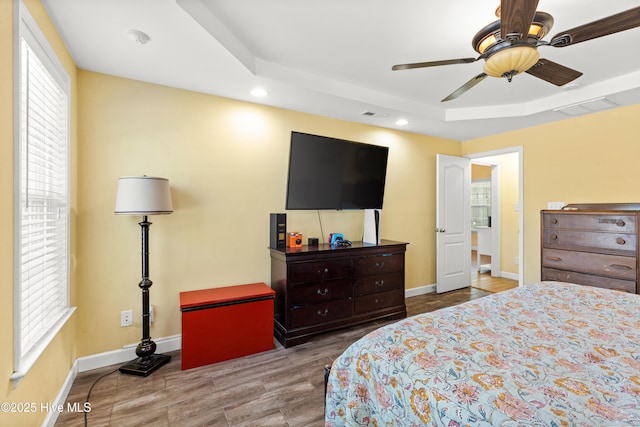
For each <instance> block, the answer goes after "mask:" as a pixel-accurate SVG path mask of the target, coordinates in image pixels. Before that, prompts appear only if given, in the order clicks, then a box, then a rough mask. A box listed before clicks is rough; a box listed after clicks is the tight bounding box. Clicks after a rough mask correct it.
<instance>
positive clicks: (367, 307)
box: [354, 289, 404, 314]
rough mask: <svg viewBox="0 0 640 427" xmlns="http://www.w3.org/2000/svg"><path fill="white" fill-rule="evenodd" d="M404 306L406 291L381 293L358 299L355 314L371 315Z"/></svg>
mask: <svg viewBox="0 0 640 427" xmlns="http://www.w3.org/2000/svg"><path fill="white" fill-rule="evenodd" d="M402 304H404V290H400V289H397V290H393V291H387V292H379V293H377V294H371V295H364V296H360V297H356V300H355V308H354V311H355V314H360V313H369V312H372V311H376V310H382V309H385V308H389V307H395V306H398V305H402Z"/></svg>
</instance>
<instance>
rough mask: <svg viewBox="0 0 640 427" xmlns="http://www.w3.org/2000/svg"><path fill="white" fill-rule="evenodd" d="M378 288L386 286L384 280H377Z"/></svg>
mask: <svg viewBox="0 0 640 427" xmlns="http://www.w3.org/2000/svg"><path fill="white" fill-rule="evenodd" d="M376 286H384V280H379V281H378V280H376Z"/></svg>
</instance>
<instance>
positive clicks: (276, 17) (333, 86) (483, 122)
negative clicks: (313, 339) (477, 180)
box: [43, 0, 640, 141]
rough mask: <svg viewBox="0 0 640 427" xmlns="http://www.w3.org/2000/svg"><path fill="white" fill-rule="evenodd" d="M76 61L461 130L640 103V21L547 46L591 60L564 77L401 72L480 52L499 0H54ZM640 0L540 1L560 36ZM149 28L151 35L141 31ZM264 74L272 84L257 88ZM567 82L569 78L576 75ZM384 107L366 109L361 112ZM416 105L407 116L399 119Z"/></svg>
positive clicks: (558, 55) (55, 16) (426, 129)
mask: <svg viewBox="0 0 640 427" xmlns="http://www.w3.org/2000/svg"><path fill="white" fill-rule="evenodd" d="M43 4H44V5H45V7H46V9H47V11H48V13H49V15H50V16H51V18H52V20H53V22H54V24H55V25H56V27H57V29H58V31H59V33H60V34H61V36H62V38H63V40H64V42H65V44H66V45H67V47H68V49H69V51H70V52H71V55H72V56H73V58H74V60H75V62H76V64H77V66H78V67H79V68H82V69H86V70H91V71H96V72H100V73H106V74H111V75H115V76H120V77H125V78H130V79H135V80H142V81H146V82H152V83H157V84H162V85H166V86H172V87H177V88H182V89H188V90H193V91H197V92H203V93H209V94H214V95H219V96H223V97H228V98H234V99H240V100H245V101H250V102H256V103H261V104H266V105H272V106H276V107H282V108H287V109H291V110H297V111H304V112H308V113H313V114H318V115H322V116H328V117H334V118H338V119H343V120H348V121H353V122H361V123H366V124H372V125H376V126H382V127H388V128H394V129H402V130H407V131H410V132H415V133H421V134H426V135H435V136H440V137H445V138H451V139H454V140H461V141H462V140H467V139H471V138H476V137H481V136H486V135H492V134H496V133H501V132H505V131H509V130H513V129H518V128H523V127H529V126H534V125H537V124H542V123H548V122H551V121H555V120H562V119H566V118H569V117H570V116H568V115H567V114H565V113H562V112H558V111H554V110H556V109H558V108H561V107H566V106H571V105H575V104H580V103H584V102H587V103H586V104H585V107H588V108H572V109H571V111H576V110H584V111H586V112H590V111H591V109H592V107H593V108H595V109H598V108H601V107H603V106H604V107H608V106H609V104H608V103H603V102H597V103H590V102H588V101H592V100H596V99H600V98H602V97H606V100H608V101H611V102H612V103H613V104H614V107H615V106H616V105H621V106H622V105H631V104H637V103H638V102H640V50H639V48H638V46H639V45H640V43H639V42H640V28H635V29H632V30H628V31H625V32H621V33H618V34H614V35H610V36H606V37H602V38H598V39H594V40H590V41H587V42H584V43H580V44H577V45H574V46H568V47H565V48H552V47H545V46H543V47H540V48H539V49H538V50H539V52H540V54H541V57H543V58H547V59H549V60H551V61H554V62H557V63H560V64H562V65H565V66H567V67H570V68H573V69H576V70H578V71H582V72H583V73H584V75H583V76H582V77H580V78H578V79H577V80H575V81H574V83H575V84H570V86H571V87H570V88H567V87H564V88H562V87H557V86H555V85H552V84H550V83H547V82H544V81H542V80H540V79H537V78H535V77H533V76H531V75H528V74H522V75H519V76H516V77H515V78H514V79H513V81H512V82H511V83H509V82H507V80H506V79H503V78H501V79H498V78H491V77H490V78H487V79H485V80H484V81H483V82H481V83H480V84H478V85H477V86H476V87H474V88H473V89H471V90H470V91H469V92H467V93H465V94H463V95H462V96H461V97H460V98H458V99H456V100H453V101H449V102H446V103H441V102H440V100H441V99H442V98H444V97H445V96H447V95H448V94H450V93H451V92H453V91H454V90H455V89H457V88H458V87H460V86H462V85H463V84H464V83H466V82H467V81H468V80H469V79H471V78H472V77H474V76H475V75H477V74H479V73H481V72H482V65H483V61H477V62H475V63H472V64H458V65H448V66H442V67H432V68H422V69H413V70H403V71H391V66H392V65H394V64H402V63H412V62H422V61H434V60H444V59H456V58H467V57H475V56H477V55H476V53H475V51H474V50H473V48H472V47H471V39H472V38H473V36H474V35H475V34H476V33H477V32H478V31H479V30H480V29H481V28H483V27H484V26H486V25H488V24H489V23H491V22H493V21H495V20H496V19H497V18H496V16H495V14H494V12H495V9H496V7H497V6H498V5H499V0H447V1H446V2H438V4H437V6H434V3H433V2H429V1H424V0H394V1H389V0H348V1H346V0H322V1H310V0H269V1H264V0H43ZM638 5H640V2H639V1H638V0H616V1H599V0H540V2H539V5H538V10H540V11H544V12H547V13H550V14H551V15H552V16H553V17H554V19H555V24H554V26H553V28H552V29H551V31H550V34H549V35H548V36H547V37H545V40H547V41H548V40H549V39H550V38H551V37H552V36H554V35H556V34H558V33H559V32H560V31H561V30H567V29H571V28H573V27H575V26H578V25H582V24H585V23H588V22H591V21H594V20H596V19H600V18H603V17H605V16H609V15H612V14H614V13H618V12H621V11H624V10H627V9H630V8H633V7H637V6H638ZM132 29H135V30H140V31H143V32H145V33H147V34H148V35H149V36H150V37H151V40H150V41H149V43H147V44H145V45H138V44H136V43H134V42H133V41H132V40H131V39H130V38H129V37H128V36H127V31H129V30H132ZM257 86H261V87H263V88H265V89H266V90H267V91H268V93H269V95H268V96H267V97H264V98H255V97H253V96H252V95H250V93H249V92H250V90H251V89H253V88H254V87H257ZM567 86H569V85H567ZM365 111H369V112H373V113H375V115H373V116H364V115H362V113H363V112H365ZM398 118H405V119H407V120H408V121H409V124H408V125H406V126H398V125H396V124H395V121H396V120H397V119H398Z"/></svg>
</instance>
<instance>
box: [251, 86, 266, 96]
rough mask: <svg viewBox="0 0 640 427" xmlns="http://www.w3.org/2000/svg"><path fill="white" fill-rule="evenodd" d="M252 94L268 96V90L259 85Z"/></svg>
mask: <svg viewBox="0 0 640 427" xmlns="http://www.w3.org/2000/svg"><path fill="white" fill-rule="evenodd" d="M251 95H253V96H257V97H259V98H262V97H263V96H267V91H266V90H264V89H262V88H261V87H257V88H255V89H253V90H252V91H251Z"/></svg>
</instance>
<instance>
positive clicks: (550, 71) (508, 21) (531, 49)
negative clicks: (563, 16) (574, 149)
mask: <svg viewBox="0 0 640 427" xmlns="http://www.w3.org/2000/svg"><path fill="white" fill-rule="evenodd" d="M538 1H539V0H501V1H500V7H498V9H497V10H496V15H497V16H498V17H499V18H500V19H498V20H497V21H495V22H492V23H491V24H489V25H487V26H486V27H484V28H483V29H482V30H480V31H479V32H478V33H477V34H476V35H475V36H474V37H473V41H472V45H473V48H474V49H475V50H476V52H478V53H479V54H480V56H478V57H477V58H460V59H448V60H444V61H430V62H416V63H413V64H399V65H394V66H393V67H392V68H391V69H392V70H394V71H395V70H408V69H412V68H424V67H436V66H440V65H451V64H469V63H472V62H476V61H478V60H480V59H484V60H485V64H484V71H483V72H482V73H480V74H478V75H477V76H475V77H473V78H472V79H471V80H469V81H468V82H466V83H465V84H464V85H462V86H461V87H460V88H458V89H456V90H455V91H454V92H453V93H451V94H450V95H449V96H447V97H446V98H444V99H443V100H442V101H441V102H445V101H450V100H452V99H455V98H457V97H459V96H460V95H462V94H463V93H465V92H466V91H468V90H469V89H471V88H472V87H474V86H475V85H477V84H478V83H480V82H481V81H482V80H484V79H485V78H487V77H488V76H492V77H506V78H507V80H508V81H509V82H510V81H511V79H512V78H513V76H515V75H516V74H520V73H522V72H526V73H527V74H531V75H532V76H534V77H538V78H540V79H542V80H545V81H547V82H549V83H553V84H554V85H556V86H563V85H565V84H567V83H569V82H571V81H573V80H575V79H577V78H578V77H580V76H581V75H582V73H581V72H580V71H576V70H573V69H571V68H568V67H565V66H564V65H560V64H557V63H555V62H552V61H550V60H548V59H544V58H540V54H539V53H538V47H539V46H552V47H565V46H570V45H574V44H576V43H580V42H583V41H587V40H591V39H595V38H597V37H602V36H606V35H609V34H614V33H618V32H620V31H625V30H629V29H631V28H636V27H639V26H640V7H635V8H633V9H629V10H627V11H624V12H620V13H617V14H615V15H611V16H608V17H606V18H602V19H599V20H597V21H593V22H590V23H588V24H584V25H581V26H579V27H575V28H572V29H570V30H566V31H562V32H560V33H559V34H558V35H556V36H554V37H553V38H551V40H550V41H543V40H542V39H543V38H544V37H545V36H546V35H547V33H548V32H549V30H551V27H552V26H553V17H552V16H551V15H549V14H548V13H545V12H538V11H536V8H537V7H538Z"/></svg>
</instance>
